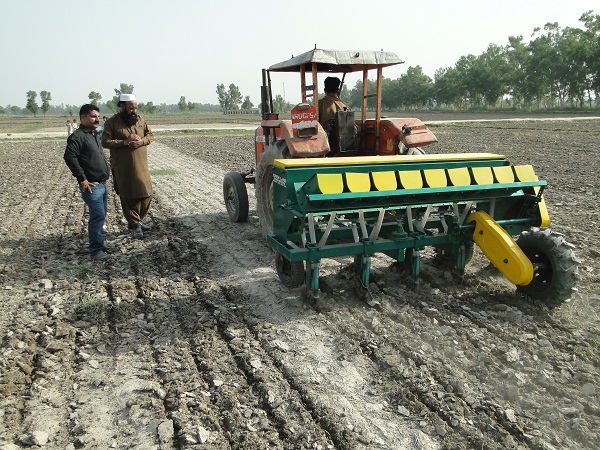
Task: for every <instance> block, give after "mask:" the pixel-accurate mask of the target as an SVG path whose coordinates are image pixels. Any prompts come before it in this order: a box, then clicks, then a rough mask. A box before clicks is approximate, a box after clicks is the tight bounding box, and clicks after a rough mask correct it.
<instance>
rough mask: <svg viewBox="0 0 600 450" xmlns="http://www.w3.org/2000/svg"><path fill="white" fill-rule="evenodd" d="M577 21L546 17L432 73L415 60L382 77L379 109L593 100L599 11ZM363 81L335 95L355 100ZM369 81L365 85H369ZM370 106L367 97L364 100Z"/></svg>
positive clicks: (599, 64)
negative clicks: (528, 33)
mask: <svg viewBox="0 0 600 450" xmlns="http://www.w3.org/2000/svg"><path fill="white" fill-rule="evenodd" d="M579 21H580V22H582V23H583V25H584V27H583V28H571V27H567V28H564V29H563V28H561V27H560V26H559V25H558V23H548V24H546V25H545V26H544V28H543V30H542V29H540V28H536V29H535V30H534V32H533V34H532V38H531V40H530V41H529V42H525V41H524V40H523V36H510V37H509V38H508V43H507V44H506V45H504V46H500V45H495V44H490V45H489V46H488V48H487V50H486V51H485V52H483V53H481V54H480V55H477V56H476V55H467V56H463V57H461V58H460V59H459V60H458V61H457V62H456V64H455V65H454V66H453V67H448V68H441V69H438V70H437V71H436V72H435V75H434V79H433V80H432V79H431V78H429V77H428V76H427V75H425V74H424V73H423V70H422V68H421V67H420V66H416V67H409V68H408V70H407V72H406V74H405V75H402V76H401V77H400V78H398V79H395V80H392V79H387V78H386V79H384V80H383V83H382V108H383V109H386V110H391V111H393V110H399V109H426V108H447V109H456V110H461V109H473V108H482V109H486V108H512V109H523V110H531V109H551V108H564V107H569V108H584V107H590V108H591V107H598V106H600V95H599V93H600V15H597V14H594V13H593V12H592V11H588V12H586V13H584V14H583V15H582V16H581V17H580V19H579ZM362 85H363V83H362V80H359V81H357V82H356V84H355V86H354V87H353V88H348V87H347V86H344V89H343V91H342V98H343V99H344V101H346V103H348V104H349V105H350V106H351V107H353V108H359V107H360V106H361V105H362V92H363V86H362ZM375 88H376V86H375V82H374V81H371V80H369V81H368V92H375ZM367 104H368V106H369V107H374V99H370V102H368V103H367Z"/></svg>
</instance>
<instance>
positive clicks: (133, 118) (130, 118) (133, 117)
mask: <svg viewBox="0 0 600 450" xmlns="http://www.w3.org/2000/svg"><path fill="white" fill-rule="evenodd" d="M121 115H122V116H123V120H124V121H125V123H126V124H127V125H135V123H136V122H137V120H138V115H137V114H136V113H131V114H128V113H127V111H123V112H121Z"/></svg>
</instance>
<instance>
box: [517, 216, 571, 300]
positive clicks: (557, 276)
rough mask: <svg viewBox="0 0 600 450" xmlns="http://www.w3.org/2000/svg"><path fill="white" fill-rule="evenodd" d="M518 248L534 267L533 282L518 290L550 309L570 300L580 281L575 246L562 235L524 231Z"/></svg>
mask: <svg viewBox="0 0 600 450" xmlns="http://www.w3.org/2000/svg"><path fill="white" fill-rule="evenodd" d="M517 245H518V246H519V247H520V248H521V250H523V253H525V255H526V256H527V257H528V258H529V260H530V261H531V263H532V264H533V280H531V283H529V284H528V285H526V286H517V291H518V292H521V293H523V294H525V295H527V296H529V297H532V298H535V299H538V300H541V301H543V302H544V303H545V304H546V305H547V306H548V307H549V308H554V307H557V306H560V305H561V304H562V303H563V302H564V301H565V300H568V299H570V298H571V294H572V292H573V289H574V287H575V284H576V283H577V280H578V279H579V271H578V265H579V260H578V259H577V258H576V257H575V253H574V252H573V246H572V245H571V244H569V243H568V242H567V241H566V240H565V238H564V237H563V236H562V235H561V234H558V233H555V232H553V231H551V230H549V229H544V230H541V229H539V228H533V229H531V230H528V231H524V232H523V233H522V234H521V236H519V238H518V239H517Z"/></svg>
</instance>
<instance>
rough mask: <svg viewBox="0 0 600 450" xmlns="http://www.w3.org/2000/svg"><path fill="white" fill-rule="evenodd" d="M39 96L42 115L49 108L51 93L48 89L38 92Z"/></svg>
mask: <svg viewBox="0 0 600 450" xmlns="http://www.w3.org/2000/svg"><path fill="white" fill-rule="evenodd" d="M40 98H41V99H42V108H41V109H42V111H43V112H44V116H45V115H46V113H47V112H48V110H49V109H50V102H51V101H52V95H51V94H50V92H48V91H42V92H40Z"/></svg>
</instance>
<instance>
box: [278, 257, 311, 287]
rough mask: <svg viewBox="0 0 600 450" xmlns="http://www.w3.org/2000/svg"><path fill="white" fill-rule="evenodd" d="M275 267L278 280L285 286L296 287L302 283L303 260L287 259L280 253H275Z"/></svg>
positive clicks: (303, 275)
mask: <svg viewBox="0 0 600 450" xmlns="http://www.w3.org/2000/svg"><path fill="white" fill-rule="evenodd" d="M275 268H276V269H277V275H278V276H279V281H281V284H283V285H284V286H285V287H288V288H297V287H300V286H302V285H303V284H304V279H305V273H304V261H289V260H288V259H286V258H285V257H284V256H283V255H282V254H281V253H277V254H276V255H275Z"/></svg>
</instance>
